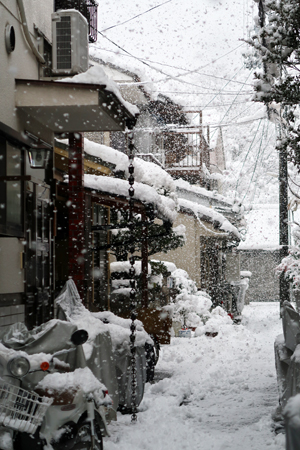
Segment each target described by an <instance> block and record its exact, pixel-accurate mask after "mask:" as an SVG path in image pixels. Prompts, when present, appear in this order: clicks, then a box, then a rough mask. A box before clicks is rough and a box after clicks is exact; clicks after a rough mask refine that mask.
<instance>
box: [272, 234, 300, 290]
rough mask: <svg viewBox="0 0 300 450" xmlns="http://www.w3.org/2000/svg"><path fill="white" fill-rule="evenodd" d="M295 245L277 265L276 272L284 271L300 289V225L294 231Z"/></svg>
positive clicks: (287, 277) (295, 287) (294, 286)
mask: <svg viewBox="0 0 300 450" xmlns="http://www.w3.org/2000/svg"><path fill="white" fill-rule="evenodd" d="M292 235H293V238H294V245H293V246H291V247H290V249H289V254H288V256H286V257H285V258H283V259H282V261H281V263H280V264H279V265H278V266H277V267H276V273H277V274H278V275H279V276H280V275H281V274H282V273H283V274H284V276H285V278H286V279H288V280H289V281H290V282H291V283H292V285H293V288H294V289H295V290H300V227H299V226H296V227H295V228H294V230H293V232H292Z"/></svg>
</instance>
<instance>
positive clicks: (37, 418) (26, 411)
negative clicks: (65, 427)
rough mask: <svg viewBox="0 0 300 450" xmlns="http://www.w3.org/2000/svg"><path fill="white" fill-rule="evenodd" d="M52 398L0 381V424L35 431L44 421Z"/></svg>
mask: <svg viewBox="0 0 300 450" xmlns="http://www.w3.org/2000/svg"><path fill="white" fill-rule="evenodd" d="M52 401H53V400H52V398H47V397H39V396H38V395H37V394H35V393H34V392H29V391H25V390H24V389H21V388H19V387H18V386H14V385H12V384H10V383H3V382H2V383H0V425H3V426H5V427H9V428H12V429H13V430H16V431H25V432H26V433H30V434H33V433H35V431H36V429H37V427H38V426H39V425H40V424H41V423H42V420H43V418H44V416H45V414H46V411H47V409H48V408H49V406H50V405H51V403H52Z"/></svg>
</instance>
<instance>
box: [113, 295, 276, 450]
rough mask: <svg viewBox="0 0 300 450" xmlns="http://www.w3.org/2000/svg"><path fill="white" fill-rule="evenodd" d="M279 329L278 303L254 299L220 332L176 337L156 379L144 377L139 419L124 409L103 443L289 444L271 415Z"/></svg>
mask: <svg viewBox="0 0 300 450" xmlns="http://www.w3.org/2000/svg"><path fill="white" fill-rule="evenodd" d="M281 332H282V331H281V321H280V319H279V305H278V303H275V302H274V303H251V304H250V305H248V306H246V307H245V308H244V311H243V321H242V324H241V325H232V324H229V323H228V324H227V323H226V324H223V325H221V326H220V328H219V334H218V336H216V337H214V338H212V337H207V336H205V335H202V336H198V337H193V338H191V339H185V338H172V341H171V345H169V346H164V347H163V349H162V352H161V356H160V360H159V363H158V365H157V374H156V378H157V379H156V382H155V383H154V384H149V383H148V384H147V385H146V392H145V396H144V400H143V402H142V404H141V405H140V408H139V414H138V421H137V423H136V424H131V423H130V416H128V415H125V416H122V415H121V414H119V416H118V421H117V422H116V423H112V424H111V425H110V431H111V437H109V438H106V439H105V449H106V450H115V449H118V450H119V449H120V448H122V450H142V449H145V450H160V449H164V450H169V449H170V450H171V449H172V450H179V449H180V450H181V449H183V448H188V449H190V450H193V449H201V450H214V449H215V450H225V449H230V450H240V449H245V450H252V449H253V450H264V449H266V448H268V449H270V450H273V449H274V450H275V449H284V447H285V438H284V435H282V434H280V435H277V436H276V435H275V434H274V433H273V431H272V421H271V413H272V411H273V410H274V408H275V407H276V404H277V385H276V372H275V364H274V351H273V344H274V339H275V337H276V336H277V335H278V334H280V333H281Z"/></svg>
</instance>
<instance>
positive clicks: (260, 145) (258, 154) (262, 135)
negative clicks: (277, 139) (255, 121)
mask: <svg viewBox="0 0 300 450" xmlns="http://www.w3.org/2000/svg"><path fill="white" fill-rule="evenodd" d="M264 129H265V123H264V126H263V130H262V134H261V140H260V144H259V149H258V152H257V158H256V162H255V166H254V169H253V173H252V177H251V180H250V183H249V186H248V189H247V191H246V192H245V194H244V197H243V200H242V201H244V200H245V197H246V195H247V193H248V191H249V189H250V186H251V183H252V180H253V177H254V174H255V171H256V167H257V163H258V161H259V156H260V152H261V147H262V141H263V137H264ZM264 150H265V149H264ZM264 150H263V152H264Z"/></svg>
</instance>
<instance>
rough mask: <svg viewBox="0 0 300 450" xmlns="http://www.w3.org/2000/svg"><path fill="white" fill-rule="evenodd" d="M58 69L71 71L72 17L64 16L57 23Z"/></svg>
mask: <svg viewBox="0 0 300 450" xmlns="http://www.w3.org/2000/svg"><path fill="white" fill-rule="evenodd" d="M56 36H57V37H56V39H57V41H56V51H57V69H65V70H68V69H71V67H72V61H71V50H72V49H71V17H70V16H62V17H61V21H60V22H57V23H56Z"/></svg>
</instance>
